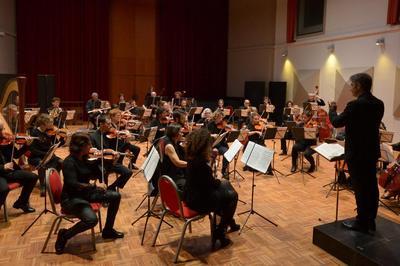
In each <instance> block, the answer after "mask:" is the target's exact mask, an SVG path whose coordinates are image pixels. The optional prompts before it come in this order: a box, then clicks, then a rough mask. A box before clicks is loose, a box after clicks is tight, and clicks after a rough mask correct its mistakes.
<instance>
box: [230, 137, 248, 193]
mask: <svg viewBox="0 0 400 266" xmlns="http://www.w3.org/2000/svg"><path fill="white" fill-rule="evenodd" d="M239 135H240V131H239V130H234V131H230V132H229V134H228V137H227V139H226V142H227V143H231V142H234V141H235V140H237V138H238V137H239ZM238 159H239V152H237V153H236V154H235V156H234V157H233V170H232V171H229V172H228V176H229V175H230V174H233V179H234V180H236V181H238V180H237V179H236V175H239V176H240V177H241V178H242V180H244V179H245V178H244V177H243V176H242V175H241V174H240V173H239V171H238V170H236V164H237V160H238ZM228 161H229V160H228ZM231 161H232V160H231ZM231 161H229V162H231ZM238 185H239V187H240V184H239V182H238Z"/></svg>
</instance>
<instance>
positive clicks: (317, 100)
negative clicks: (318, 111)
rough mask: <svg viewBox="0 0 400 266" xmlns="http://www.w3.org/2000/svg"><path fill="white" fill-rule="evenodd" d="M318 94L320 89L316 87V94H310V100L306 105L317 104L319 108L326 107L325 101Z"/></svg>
mask: <svg viewBox="0 0 400 266" xmlns="http://www.w3.org/2000/svg"><path fill="white" fill-rule="evenodd" d="M318 94H319V88H318V86H315V92H310V93H308V99H307V101H306V102H305V103H316V104H317V105H318V106H325V101H324V100H323V99H322V98H321V97H319V95H318Z"/></svg>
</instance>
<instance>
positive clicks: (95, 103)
mask: <svg viewBox="0 0 400 266" xmlns="http://www.w3.org/2000/svg"><path fill="white" fill-rule="evenodd" d="M100 107H101V101H100V99H99V94H97V92H93V93H92V98H91V99H89V100H88V101H87V103H86V111H87V112H90V111H93V110H95V109H99V108H100ZM99 114H100V112H92V113H89V114H88V116H89V121H90V122H91V123H92V124H93V129H97V117H98V116H99Z"/></svg>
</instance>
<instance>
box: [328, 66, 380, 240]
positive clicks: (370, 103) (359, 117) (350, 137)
mask: <svg viewBox="0 0 400 266" xmlns="http://www.w3.org/2000/svg"><path fill="white" fill-rule="evenodd" d="M350 81H351V93H352V94H353V96H354V97H356V98H357V99H356V100H353V101H350V102H349V103H347V106H346V108H345V109H344V111H343V112H342V113H341V114H339V115H338V114H337V112H336V109H337V106H336V104H335V103H331V104H330V111H329V117H330V120H331V122H332V125H333V126H334V127H336V128H337V127H343V126H344V127H345V132H346V142H345V161H346V163H347V165H348V169H349V173H350V176H351V182H352V187H353V189H354V192H355V198H356V204H357V217H356V218H355V219H352V220H347V221H344V222H343V225H344V226H345V227H346V228H348V229H351V230H356V231H361V232H364V233H367V232H368V231H369V230H371V231H375V230H376V225H375V219H376V215H377V211H378V201H379V190H378V184H377V178H376V163H377V161H378V158H379V157H380V147H379V142H380V138H379V125H380V122H381V120H382V117H383V114H384V104H383V102H382V101H381V100H379V99H378V98H376V97H375V96H373V95H372V93H371V87H372V78H371V76H370V75H368V74H366V73H358V74H355V75H353V76H351V77H350Z"/></svg>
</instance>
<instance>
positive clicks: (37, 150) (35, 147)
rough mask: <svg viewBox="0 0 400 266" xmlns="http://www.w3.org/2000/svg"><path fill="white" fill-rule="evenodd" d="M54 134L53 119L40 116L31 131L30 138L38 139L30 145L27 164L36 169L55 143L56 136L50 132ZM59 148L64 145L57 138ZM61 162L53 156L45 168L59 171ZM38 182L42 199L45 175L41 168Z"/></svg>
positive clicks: (44, 170)
mask: <svg viewBox="0 0 400 266" xmlns="http://www.w3.org/2000/svg"><path fill="white" fill-rule="evenodd" d="M51 131H53V132H54V125H53V119H52V118H51V117H50V115H48V114H40V115H39V117H38V118H37V120H36V127H35V128H34V129H33V130H32V132H31V136H32V137H38V139H34V140H33V142H32V144H31V145H30V151H31V156H30V157H29V158H28V162H29V164H31V165H33V166H35V167H37V166H38V165H39V164H40V163H41V161H42V160H43V158H44V156H45V155H46V154H47V152H48V151H49V150H50V148H51V146H53V145H54V143H56V141H57V137H58V136H57V135H55V134H51V133H50V132H51ZM58 140H59V142H60V146H62V145H64V144H65V138H64V137H61V136H60V137H59V139H58ZM62 162H63V160H62V159H61V158H60V157H58V156H56V155H53V157H52V158H51V159H50V161H49V162H48V163H47V165H46V167H48V168H55V169H56V170H57V171H60V170H61V166H62ZM38 174H39V181H40V195H41V196H42V197H43V196H44V194H45V187H44V186H45V183H44V179H45V175H46V169H44V168H43V167H42V168H40V169H39V170H38Z"/></svg>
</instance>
